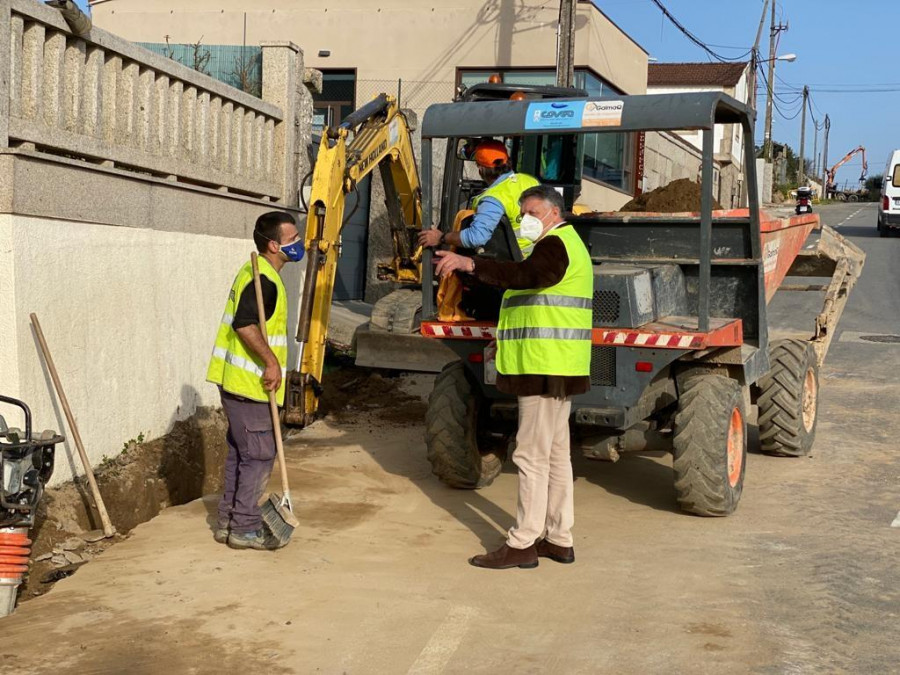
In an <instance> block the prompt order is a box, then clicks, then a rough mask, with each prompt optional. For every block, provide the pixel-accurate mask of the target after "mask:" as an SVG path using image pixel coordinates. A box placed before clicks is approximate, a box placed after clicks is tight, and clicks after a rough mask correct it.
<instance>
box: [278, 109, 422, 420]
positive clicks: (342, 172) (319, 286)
mask: <svg viewBox="0 0 900 675" xmlns="http://www.w3.org/2000/svg"><path fill="white" fill-rule="evenodd" d="M411 131H412V129H411V126H410V122H409V117H408V114H407V113H404V112H403V111H401V110H400V108H399V106H398V105H397V100H396V99H395V98H393V97H392V96H388V95H387V94H381V95H379V96H378V97H377V98H375V99H374V100H373V101H371V102H370V103H368V104H366V105H364V106H363V107H361V108H359V109H358V110H356V111H355V112H353V113H351V114H350V115H349V116H348V117H347V118H346V119H344V120H343V121H342V122H341V124H340V125H339V126H337V127H335V128H328V129H327V130H326V131H325V132H324V133H323V135H322V141H321V143H320V146H319V154H318V157H317V159H316V165H315V169H314V171H313V174H312V185H311V192H310V195H309V199H308V203H307V213H308V215H307V221H306V250H307V254H308V258H307V266H306V276H305V279H304V283H303V292H302V298H301V302H300V319H299V322H298V326H297V342H298V343H299V344H300V358H299V363H298V367H297V369H296V370H294V371H292V372H291V373H290V374H289V376H288V382H287V392H286V396H285V405H284V413H283V421H284V423H285V424H287V425H290V426H295V427H304V426H306V425H307V424H310V423H311V422H312V421H313V418H314V416H315V412H316V408H317V406H318V398H319V396H320V394H321V391H322V389H321V385H320V384H319V383H320V382H321V380H322V368H323V366H324V363H325V340H326V333H327V330H328V319H329V314H330V311H331V300H332V296H333V293H334V282H335V273H336V271H337V263H338V258H339V257H340V249H341V228H342V227H343V225H344V210H345V199H346V197H347V196H348V195H349V194H350V193H351V192H354V191H355V190H356V189H357V185H358V184H359V182H360V181H361V180H362V179H363V178H365V177H366V176H367V175H368V174H370V173H371V172H372V171H374V170H375V168H376V167H377V168H378V169H379V171H380V173H381V178H382V182H383V183H384V190H385V200H386V202H387V210H388V216H389V219H390V223H391V235H392V240H393V253H394V255H393V259H392V260H391V263H390V264H389V265H386V266H384V267H383V268H381V269H380V276H382V277H383V278H387V279H390V280H393V281H397V282H400V283H404V284H406V283H408V284H419V283H420V279H421V265H422V263H421V250H420V249H419V247H418V245H417V244H416V243H415V242H416V236H415V235H416V232H417V231H418V230H419V229H420V228H421V224H422V200H421V190H420V187H419V173H418V169H417V168H416V161H415V155H414V153H413V146H412V138H411Z"/></svg>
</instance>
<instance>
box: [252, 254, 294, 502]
mask: <svg viewBox="0 0 900 675" xmlns="http://www.w3.org/2000/svg"><path fill="white" fill-rule="evenodd" d="M250 265H251V267H252V268H253V289H254V290H255V291H256V310H257V315H258V317H259V332H260V333H262V336H263V340H265V341H266V343H267V344H268V342H269V335H268V333H267V332H266V310H265V307H263V295H262V282H261V281H260V279H259V256H258V255H257V254H256V251H253V253H251V254H250ZM267 393H268V394H269V412H270V413H271V414H272V430H273V432H274V433H275V450H276V452H277V454H278V468H279V471H280V472H281V489H282V491H283V492H284V494H285V495H288V494H290V489H289V488H288V475H287V467H286V466H285V463H284V441H283V440H282V438H281V418H280V415H279V414H278V403H276V401H275V392H274V391H268V392H267Z"/></svg>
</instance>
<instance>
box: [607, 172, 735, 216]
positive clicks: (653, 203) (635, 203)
mask: <svg viewBox="0 0 900 675" xmlns="http://www.w3.org/2000/svg"><path fill="white" fill-rule="evenodd" d="M721 208H722V206H721V204H719V202H717V201H716V200H715V199H714V200H713V209H721ZM619 210H620V211H629V212H640V211H645V212H649V213H684V212H687V211H692V212H696V211H699V210H700V184H699V183H695V182H694V181H692V180H691V179H690V178H679V179H678V180H673V181H672V182H671V183H669V184H668V185H663V186H662V187H658V188H656V189H655V190H651V191H650V192H645V193H644V194H642V195H640V196H639V197H635V198H634V199H632V200H631V201H630V202H628V203H627V204H626V205H625V206H623V207H622V208H621V209H619Z"/></svg>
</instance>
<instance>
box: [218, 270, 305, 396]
mask: <svg viewBox="0 0 900 675" xmlns="http://www.w3.org/2000/svg"><path fill="white" fill-rule="evenodd" d="M259 273H260V275H261V276H264V277H266V278H267V279H268V280H269V281H271V282H272V283H273V284H275V288H276V289H278V299H277V300H276V302H275V312H274V313H273V314H272V317H271V318H270V319H268V320H267V321H266V334H267V336H268V338H269V347H270V348H271V349H272V352H273V353H274V354H275V357H276V358H277V359H278V363H279V365H280V366H281V378H282V379H281V387H279V389H278V391H277V393H276V400H277V401H278V405H283V404H284V378H285V375H286V373H287V353H288V350H287V294H286V293H285V290H284V284H283V283H282V281H281V276H280V275H279V274H278V272H277V271H275V268H274V267H272V264H271V263H270V262H269V261H268V260H266V259H265V258H263V257H262V256H260V257H259ZM252 284H253V268H252V267H251V266H250V262H249V261H247V262H246V263H245V264H244V266H243V267H241V270H240V272H238V274H237V276H236V277H235V279H234V283H233V284H232V285H231V292H230V293H229V294H228V301H227V302H226V303H225V312H224V313H223V314H222V323H221V324H219V332H218V334H217V335H216V344H215V346H214V347H213V353H212V358H211V359H210V361H209V368H208V369H207V371H206V379H207V381H208V382H212V383H213V384H218V385H220V386H221V387H222V388H223V389H224V390H225V391H227V392H229V393H231V394H234V395H235V396H242V397H244V398H249V399H252V400H254V401H268V400H269V397H268V393H267V392H266V389H265V387H263V383H262V375H263V371H264V370H265V365H264V364H263V362H262V360H261V359H260V358H259V357H258V356H257V355H256V354H255V353H254V352H252V351H251V350H250V349H248V348H247V346H246V345H245V344H244V342H243V341H242V340H241V339H240V337H238V334H237V332H235V330H234V329H233V328H232V327H231V322H232V321H233V320H234V313H235V311H236V310H237V306H238V302H240V299H241V294H242V293H243V292H244V289H245V288H246V287H247V286H248V285H252Z"/></svg>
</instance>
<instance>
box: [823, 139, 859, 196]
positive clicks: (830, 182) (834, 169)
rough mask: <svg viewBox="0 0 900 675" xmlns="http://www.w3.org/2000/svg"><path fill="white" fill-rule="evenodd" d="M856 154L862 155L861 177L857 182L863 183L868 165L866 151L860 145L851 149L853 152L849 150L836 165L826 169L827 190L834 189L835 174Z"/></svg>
mask: <svg viewBox="0 0 900 675" xmlns="http://www.w3.org/2000/svg"><path fill="white" fill-rule="evenodd" d="M858 152H861V153H862V164H863V169H862V175H861V176H860V179H859V180H860V182H862V181H865V179H866V175H867V174H868V172H869V165H868V163H867V162H866V149H865V148H864V147H863V146H861V145H860V146H859V147H858V148H853V150H851V151H850V152H848V153H847V154H846V155H844V156H843V157H842V158H841V160H840V161H839V162H838V163H837V164H835V165H834V166H833V167H831V168H830V169H828V171H827V173H828V181H827V185H826V187H827V188H828V189H829V190H832V189H834V177H835V174H836V173H837V170H838V169H840V168H841V167H842V166H844V164H846V163H847V162H849V161H850V160H851V159H853V157H854V155H856V153H858Z"/></svg>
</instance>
